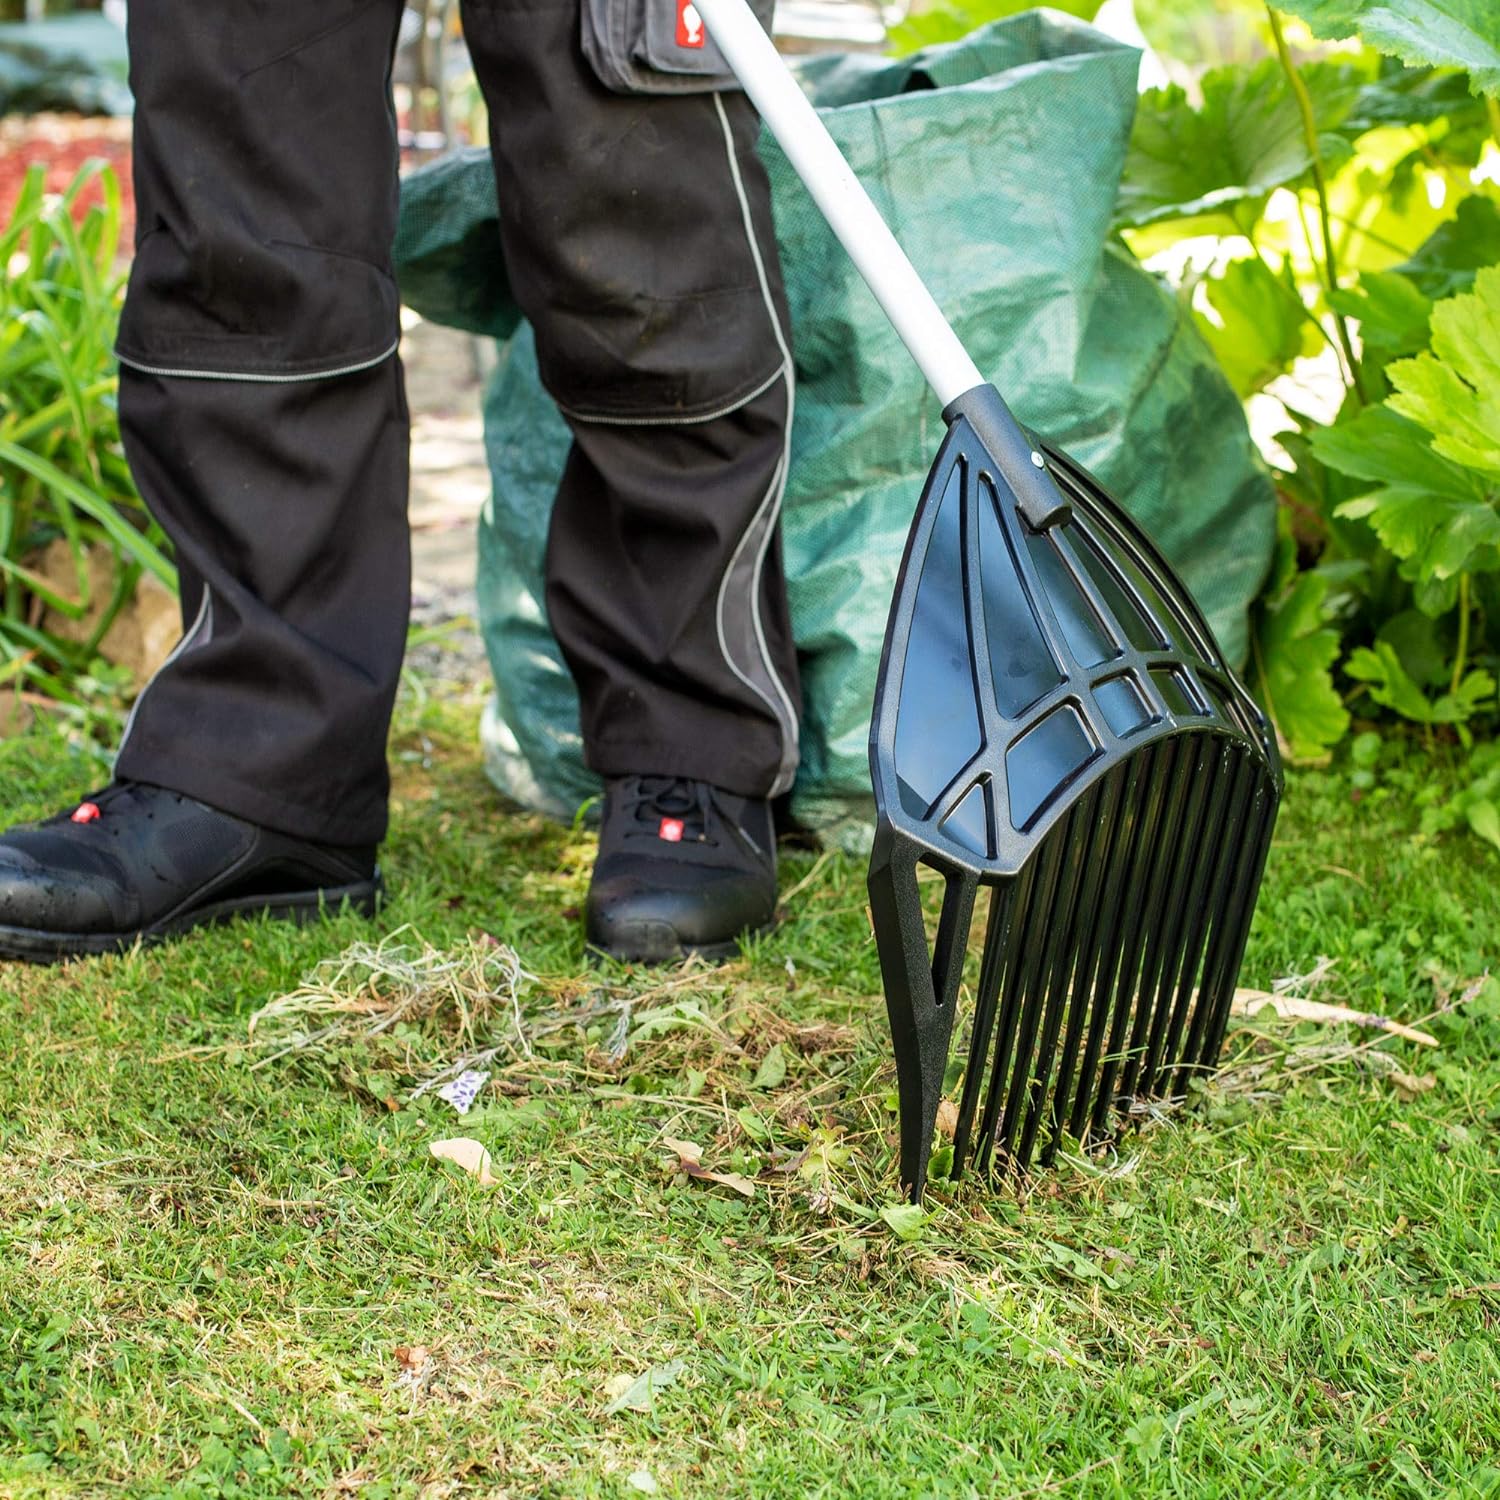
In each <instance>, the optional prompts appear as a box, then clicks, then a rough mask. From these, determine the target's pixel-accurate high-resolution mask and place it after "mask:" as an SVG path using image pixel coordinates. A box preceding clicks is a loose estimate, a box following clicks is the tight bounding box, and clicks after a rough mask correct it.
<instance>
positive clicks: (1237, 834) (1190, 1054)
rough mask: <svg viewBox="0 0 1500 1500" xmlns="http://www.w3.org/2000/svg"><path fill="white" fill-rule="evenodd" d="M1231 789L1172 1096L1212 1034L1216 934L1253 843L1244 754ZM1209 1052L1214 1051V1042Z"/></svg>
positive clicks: (1250, 780)
mask: <svg viewBox="0 0 1500 1500" xmlns="http://www.w3.org/2000/svg"><path fill="white" fill-rule="evenodd" d="M1238 761H1239V763H1238V765H1237V767H1236V776H1235V787H1236V790H1237V791H1238V793H1239V795H1238V796H1236V797H1235V799H1234V801H1233V802H1232V803H1231V804H1230V807H1229V816H1228V820H1227V823H1226V826H1225V830H1224V838H1223V848H1222V849H1221V851H1220V876H1221V878H1220V879H1219V880H1218V881H1217V883H1216V885H1215V888H1214V890H1213V894H1212V898H1211V900H1210V903H1209V911H1208V917H1207V921H1206V922H1205V930H1204V939H1203V962H1202V973H1201V976H1200V978H1199V980H1198V1003H1197V1006H1196V1007H1195V1009H1194V1012H1193V1019H1192V1022H1191V1023H1190V1025H1189V1027H1188V1034H1187V1039H1186V1040H1185V1041H1184V1042H1183V1045H1182V1056H1181V1058H1180V1060H1179V1061H1178V1064H1177V1074H1176V1077H1175V1078H1174V1079H1173V1081H1172V1090H1173V1092H1174V1093H1181V1092H1182V1090H1183V1089H1184V1088H1185V1087H1186V1083H1187V1077H1188V1075H1189V1074H1190V1073H1192V1072H1196V1071H1198V1070H1199V1068H1200V1065H1201V1064H1200V1057H1199V1054H1200V1053H1201V1052H1202V1051H1203V1049H1204V1047H1205V1044H1206V1042H1207V1039H1208V1038H1209V1037H1211V1036H1212V1034H1213V1015H1214V1009H1215V996H1216V993H1217V992H1216V991H1215V989H1214V975H1215V972H1216V970H1217V966H1218V958H1217V955H1218V953H1219V952H1220V949H1221V947H1222V942H1221V937H1220V934H1221V932H1222V929H1223V927H1224V924H1225V922H1226V921H1227V920H1228V915H1227V913H1228V908H1229V905H1230V902H1231V900H1232V899H1233V892H1234V879H1233V877H1234V875H1235V872H1236V871H1237V870H1238V869H1240V867H1241V866H1242V865H1243V864H1244V863H1245V862H1246V859H1247V853H1246V851H1247V846H1249V845H1250V844H1252V843H1253V842H1254V839H1253V837H1252V836H1251V824H1252V821H1253V818H1252V815H1253V812H1254V801H1253V793H1254V782H1255V769H1254V766H1253V764H1252V763H1251V761H1250V760H1249V758H1248V757H1247V756H1245V755H1243V754H1242V755H1240V756H1239V757H1238ZM1212 1050H1213V1051H1214V1052H1217V1050H1218V1047H1217V1044H1216V1043H1215V1044H1214V1045H1213V1048H1212Z"/></svg>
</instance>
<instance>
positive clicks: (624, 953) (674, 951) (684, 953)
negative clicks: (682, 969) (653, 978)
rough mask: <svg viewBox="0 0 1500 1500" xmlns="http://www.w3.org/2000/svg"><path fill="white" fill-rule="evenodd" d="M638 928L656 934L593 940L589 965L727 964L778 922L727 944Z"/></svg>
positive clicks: (589, 940) (748, 931)
mask: <svg viewBox="0 0 1500 1500" xmlns="http://www.w3.org/2000/svg"><path fill="white" fill-rule="evenodd" d="M637 925H638V926H640V927H651V928H655V929H657V930H654V931H651V932H639V933H628V932H627V933H626V934H624V935H623V940H622V939H620V938H617V939H616V941H615V942H614V943H612V944H605V943H602V942H600V941H599V940H598V939H596V938H594V937H592V936H590V937H588V938H587V939H586V941H585V944H584V954H585V956H586V958H587V959H588V961H589V962H590V963H592V964H599V963H603V962H604V961H605V960H612V961H614V962H615V963H625V964H646V965H648V966H652V967H654V966H657V965H660V964H680V963H682V962H683V961H684V960H686V959H689V958H701V959H704V960H706V961H707V962H708V963H724V962H726V961H727V960H729V959H731V958H738V957H739V956H740V943H741V941H742V940H743V939H745V938H753V937H758V936H760V935H761V934H762V933H767V932H771V931H774V929H775V927H776V923H775V921H770V922H766V923H765V924H764V925H762V926H760V927H747V928H746V929H745V930H744V931H743V932H742V933H739V934H737V935H736V936H734V937H732V938H730V939H728V940H727V941H726V942H722V943H683V942H682V941H680V940H679V939H678V937H677V934H676V933H675V932H674V931H673V930H672V928H671V927H669V926H668V925H667V924H666V923H665V922H663V923H660V924H652V923H643V924H637ZM668 934H670V937H668ZM652 939H655V941H653V940H652Z"/></svg>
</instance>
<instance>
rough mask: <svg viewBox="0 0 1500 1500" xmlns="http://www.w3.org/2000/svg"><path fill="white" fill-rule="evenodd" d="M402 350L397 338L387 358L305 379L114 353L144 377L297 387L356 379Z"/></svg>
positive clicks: (319, 372) (380, 356)
mask: <svg viewBox="0 0 1500 1500" xmlns="http://www.w3.org/2000/svg"><path fill="white" fill-rule="evenodd" d="M400 347H401V340H400V339H399V338H398V339H397V340H396V342H395V343H394V344H392V345H391V347H390V348H389V349H387V350H386V351H385V353H384V354H377V355H376V356H375V358H374V359H362V360H361V361H360V362H359V363H358V364H357V365H340V366H339V368H338V369H336V370H313V371H311V372H310V373H308V374H306V375H255V374H251V373H249V372H248V371H247V372H242V373H236V372H233V371H229V370H168V369H164V368H163V367H162V366H160V365H143V364H142V363H141V362H140V361H139V360H137V359H128V358H127V357H126V356H125V355H123V354H121V353H120V351H119V350H118V349H116V350H115V351H114V353H115V358H116V359H117V360H119V361H120V363H121V364H122V365H125V366H127V367H128V368H130V369H132V370H139V371H140V372H141V374H143V375H167V376H170V377H171V378H172V379H174V380H250V381H254V382H255V383H256V384H257V385H298V384H301V383H302V382H303V381H307V380H332V379H333V378H334V377H335V376H337V375H357V374H358V373H359V372H360V371H361V370H372V369H374V368H375V366H376V365H379V364H384V363H385V361H386V360H388V359H389V358H390V357H391V355H393V354H394V353H395V352H396V350H397V349H399V348H400Z"/></svg>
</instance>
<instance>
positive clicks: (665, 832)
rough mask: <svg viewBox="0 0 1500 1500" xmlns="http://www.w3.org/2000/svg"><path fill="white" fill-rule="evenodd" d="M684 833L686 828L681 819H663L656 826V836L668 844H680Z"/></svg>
mask: <svg viewBox="0 0 1500 1500" xmlns="http://www.w3.org/2000/svg"><path fill="white" fill-rule="evenodd" d="M686 831H687V827H686V825H685V824H684V823H683V821H682V819H681V818H663V819H662V820H661V822H660V823H659V824H658V825H657V829H656V836H657V838H659V839H665V840H666V841H667V843H669V844H680V843H681V842H682V835H683V834H684V833H685V832H686Z"/></svg>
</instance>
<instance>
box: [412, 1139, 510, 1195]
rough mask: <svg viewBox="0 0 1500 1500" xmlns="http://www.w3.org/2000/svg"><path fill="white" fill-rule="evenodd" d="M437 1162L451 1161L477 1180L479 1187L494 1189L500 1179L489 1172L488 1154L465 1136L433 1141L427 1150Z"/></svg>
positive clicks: (477, 1143)
mask: <svg viewBox="0 0 1500 1500" xmlns="http://www.w3.org/2000/svg"><path fill="white" fill-rule="evenodd" d="M427 1149H428V1150H429V1151H431V1152H432V1154H433V1155H434V1156H435V1157H437V1159H438V1160H439V1161H451V1162H452V1163H453V1165H454V1166H455V1167H461V1168H463V1170H464V1171H465V1172H467V1173H468V1174H469V1176H471V1177H473V1178H475V1179H477V1181H478V1183H479V1185H480V1187H494V1186H495V1185H496V1184H497V1183H498V1182H499V1181H500V1179H499V1178H498V1177H496V1176H495V1174H494V1173H493V1172H491V1171H490V1153H489V1152H488V1151H486V1150H485V1149H484V1147H483V1146H481V1145H480V1144H479V1142H478V1141H476V1140H473V1139H471V1138H470V1137H469V1136H466V1135H456V1136H452V1137H450V1138H449V1139H448V1140H445V1141H433V1142H432V1143H431V1144H430V1145H429V1146H428V1148H427Z"/></svg>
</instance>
